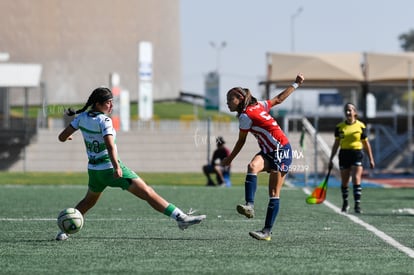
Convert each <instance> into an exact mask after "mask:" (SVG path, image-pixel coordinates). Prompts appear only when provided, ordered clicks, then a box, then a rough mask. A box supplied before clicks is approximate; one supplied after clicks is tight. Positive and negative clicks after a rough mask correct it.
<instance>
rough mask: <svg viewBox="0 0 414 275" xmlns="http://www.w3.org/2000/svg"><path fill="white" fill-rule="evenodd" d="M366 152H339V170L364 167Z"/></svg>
mask: <svg viewBox="0 0 414 275" xmlns="http://www.w3.org/2000/svg"><path fill="white" fill-rule="evenodd" d="M363 158H364V152H363V151H362V150H347V149H341V150H339V168H340V169H341V170H342V169H349V168H351V166H362V159H363Z"/></svg>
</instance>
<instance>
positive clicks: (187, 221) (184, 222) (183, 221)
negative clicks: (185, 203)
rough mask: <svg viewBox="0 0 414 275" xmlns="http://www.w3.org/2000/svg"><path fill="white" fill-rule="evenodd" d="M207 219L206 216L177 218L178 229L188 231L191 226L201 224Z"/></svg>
mask: <svg viewBox="0 0 414 275" xmlns="http://www.w3.org/2000/svg"><path fill="white" fill-rule="evenodd" d="M205 218H206V215H199V216H192V215H187V216H185V217H183V218H182V217H177V223H178V228H180V229H181V230H184V229H187V228H188V227H189V226H191V225H194V224H199V223H200V222H202V221H203V220H204V219H205Z"/></svg>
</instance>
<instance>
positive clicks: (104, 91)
mask: <svg viewBox="0 0 414 275" xmlns="http://www.w3.org/2000/svg"><path fill="white" fill-rule="evenodd" d="M111 98H113V96H112V92H111V90H110V89H109V88H106V87H99V88H96V89H95V90H93V92H92V94H91V95H90V96H89V98H88V101H87V102H86V104H85V106H83V107H82V108H81V109H79V110H76V111H75V110H73V109H72V108H69V109H67V110H66V111H65V113H66V115H68V116H73V115H77V114H80V113H83V112H85V111H86V110H87V109H88V108H89V107H90V106H92V109H93V108H94V107H95V104H96V103H104V102H105V101H107V100H109V99H111Z"/></svg>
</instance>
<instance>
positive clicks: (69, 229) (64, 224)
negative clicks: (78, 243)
mask: <svg viewBox="0 0 414 275" xmlns="http://www.w3.org/2000/svg"><path fill="white" fill-rule="evenodd" d="M57 225H58V226H59V228H60V230H62V231H63V232H65V233H67V234H74V233H76V232H78V231H79V230H81V229H82V227H83V216H82V214H81V212H79V210H78V209H75V208H66V209H64V210H62V211H61V212H60V213H59V216H58V218H57Z"/></svg>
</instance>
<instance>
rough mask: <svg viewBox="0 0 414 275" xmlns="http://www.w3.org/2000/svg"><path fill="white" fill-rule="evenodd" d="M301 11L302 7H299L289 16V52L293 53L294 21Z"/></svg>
mask: <svg viewBox="0 0 414 275" xmlns="http://www.w3.org/2000/svg"><path fill="white" fill-rule="evenodd" d="M302 11H303V8H302V7H299V8H298V10H297V11H296V12H295V13H294V14H292V15H291V16H290V39H291V48H290V49H291V51H292V52H295V19H296V17H298V16H299V14H301V13H302Z"/></svg>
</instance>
